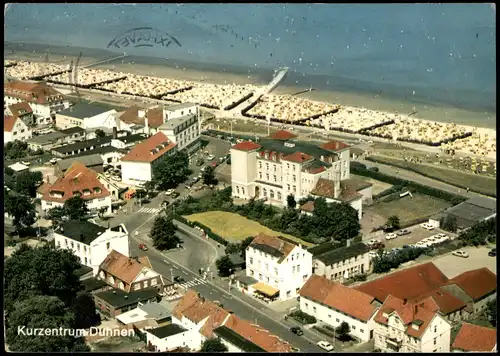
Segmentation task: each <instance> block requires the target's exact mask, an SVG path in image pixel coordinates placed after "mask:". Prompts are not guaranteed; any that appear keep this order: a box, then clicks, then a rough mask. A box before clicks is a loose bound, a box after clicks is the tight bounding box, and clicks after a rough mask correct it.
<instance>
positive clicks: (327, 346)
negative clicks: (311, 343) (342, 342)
mask: <svg viewBox="0 0 500 356" xmlns="http://www.w3.org/2000/svg"><path fill="white" fill-rule="evenodd" d="M316 345H318V346H319V347H321V348H322V349H323V350H325V351H333V346H332V344H330V343H329V342H326V341H320V342H318V343H317V344H316Z"/></svg>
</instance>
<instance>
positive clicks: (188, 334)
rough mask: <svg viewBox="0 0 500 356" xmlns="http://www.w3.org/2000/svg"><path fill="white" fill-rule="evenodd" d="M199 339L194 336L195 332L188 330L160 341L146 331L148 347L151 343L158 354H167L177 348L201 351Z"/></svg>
mask: <svg viewBox="0 0 500 356" xmlns="http://www.w3.org/2000/svg"><path fill="white" fill-rule="evenodd" d="M198 340H199V338H198V337H197V336H196V335H194V332H193V331H190V330H186V331H184V332H182V333H179V334H175V335H170V336H168V337H166V338H163V339H160V338H158V337H156V336H155V335H153V334H152V333H150V332H149V331H146V345H147V344H149V343H151V344H152V345H154V346H156V351H157V352H165V351H169V350H173V349H175V348H177V347H180V346H182V347H189V348H190V349H191V350H199V349H200V346H201V344H198V343H197V342H198Z"/></svg>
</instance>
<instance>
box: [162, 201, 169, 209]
mask: <svg viewBox="0 0 500 356" xmlns="http://www.w3.org/2000/svg"><path fill="white" fill-rule="evenodd" d="M169 204H170V202H169V201H168V200H164V201H162V203H161V206H162V207H164V208H166V207H167V206H168V205H169Z"/></svg>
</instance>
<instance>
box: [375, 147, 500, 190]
mask: <svg viewBox="0 0 500 356" xmlns="http://www.w3.org/2000/svg"><path fill="white" fill-rule="evenodd" d="M370 157H372V158H374V159H375V160H376V161H377V162H379V163H382V164H388V165H391V166H396V167H400V168H402V169H407V170H410V171H413V172H416V173H419V174H422V175H424V176H426V177H429V178H432V179H436V180H439V181H441V182H445V183H448V184H451V185H454V186H456V187H459V188H463V189H465V188H469V189H470V190H471V191H473V192H478V193H481V194H485V195H489V196H492V197H496V195H497V194H496V190H497V189H496V187H497V185H496V179H495V178H489V177H486V176H482V175H479V174H472V173H465V172H461V171H458V170H455V169H447V168H440V167H437V166H432V165H427V164H420V163H413V162H405V161H404V160H402V159H397V158H392V157H385V156H378V155H372V156H370Z"/></svg>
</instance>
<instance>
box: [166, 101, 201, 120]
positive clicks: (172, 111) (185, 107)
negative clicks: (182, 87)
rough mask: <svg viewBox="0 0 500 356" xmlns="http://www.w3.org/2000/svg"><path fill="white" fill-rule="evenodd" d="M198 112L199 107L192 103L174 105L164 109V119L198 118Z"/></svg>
mask: <svg viewBox="0 0 500 356" xmlns="http://www.w3.org/2000/svg"><path fill="white" fill-rule="evenodd" d="M199 110H200V109H199V106H198V105H197V104H193V103H180V104H174V105H170V106H167V107H166V108H165V117H166V119H167V120H172V119H177V118H181V117H184V116H198V114H199Z"/></svg>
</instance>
